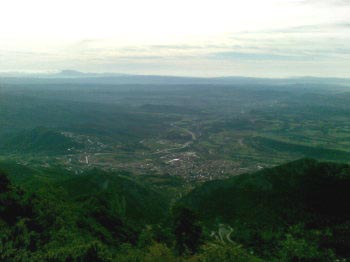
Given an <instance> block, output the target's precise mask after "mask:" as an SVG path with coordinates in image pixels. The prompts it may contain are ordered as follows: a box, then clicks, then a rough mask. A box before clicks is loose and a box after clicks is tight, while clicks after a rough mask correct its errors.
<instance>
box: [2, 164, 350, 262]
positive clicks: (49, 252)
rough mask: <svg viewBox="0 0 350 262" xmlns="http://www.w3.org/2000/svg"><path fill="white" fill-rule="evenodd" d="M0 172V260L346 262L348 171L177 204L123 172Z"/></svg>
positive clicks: (283, 179) (240, 182)
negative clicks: (77, 174)
mask: <svg viewBox="0 0 350 262" xmlns="http://www.w3.org/2000/svg"><path fill="white" fill-rule="evenodd" d="M0 167H1V169H2V170H3V171H1V175H0V225H1V227H0V239H1V241H0V260H1V261H50V262H51V261H52V262H53V261H57V262H61V261H164V262H165V261H208V262H209V261H210V262H211V261H242V262H243V261H338V260H337V259H346V258H349V257H350V252H349V251H350V206H349V204H348V199H350V191H349V190H348V189H349V188H350V166H349V165H347V164H336V163H329V162H318V161H315V160H311V159H302V160H298V161H294V162H291V163H288V164H284V165H281V166H278V167H275V168H269V169H264V170H262V171H259V172H255V173H248V174H242V175H239V176H235V177H232V178H229V179H226V180H217V181H210V182H206V183H204V184H202V185H199V186H197V187H196V188H195V189H193V190H192V191H190V192H189V193H187V194H185V195H183V196H182V197H181V198H177V200H176V201H175V202H173V201H170V196H169V191H168V190H165V189H164V188H163V190H161V189H160V188H155V187H154V186H152V185H149V184H147V183H140V182H139V181H136V180H135V179H134V178H133V177H132V176H130V174H128V173H127V172H114V173H111V172H105V171H101V170H98V169H95V170H90V171H88V172H86V173H83V174H81V175H79V176H75V177H72V176H70V175H64V174H62V176H59V175H58V174H59V170H57V173H54V172H51V174H48V177H54V178H55V179H47V177H45V176H43V175H42V173H41V174H39V173H38V172H39V171H38V170H30V169H29V168H25V167H23V166H20V165H14V164H13V165H10V164H7V165H6V164H5V163H2V164H1V166H0ZM27 172H32V173H31V174H29V175H30V177H31V182H30V183H29V182H28V183H25V182H24V181H26V179H25V178H23V177H26V173H27ZM41 172H44V171H43V170H41ZM19 177H22V178H21V179H19ZM168 183H171V182H168Z"/></svg>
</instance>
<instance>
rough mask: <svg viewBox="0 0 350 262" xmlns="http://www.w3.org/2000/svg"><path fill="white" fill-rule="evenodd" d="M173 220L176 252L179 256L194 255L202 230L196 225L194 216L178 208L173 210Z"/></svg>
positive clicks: (182, 208)
mask: <svg viewBox="0 0 350 262" xmlns="http://www.w3.org/2000/svg"><path fill="white" fill-rule="evenodd" d="M173 220H174V222H173V223H174V225H173V227H174V229H173V230H174V236H175V242H176V250H177V252H178V253H179V254H180V255H183V254H185V253H190V254H193V253H195V252H196V251H197V250H198V247H199V245H200V241H201V235H202V228H201V226H200V225H199V224H198V220H197V216H196V214H195V213H194V212H193V211H192V210H190V209H188V208H186V207H182V206H178V207H176V208H174V210H173Z"/></svg>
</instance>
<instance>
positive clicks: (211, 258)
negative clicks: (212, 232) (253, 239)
mask: <svg viewBox="0 0 350 262" xmlns="http://www.w3.org/2000/svg"><path fill="white" fill-rule="evenodd" d="M193 260H194V259H192V260H190V261H193ZM196 261H198V262H260V261H262V260H260V259H258V258H257V257H255V256H253V255H252V254H249V253H248V252H247V251H246V250H244V249H243V247H242V246H240V245H238V244H235V243H228V244H223V243H208V244H206V245H205V246H203V247H202V249H201V252H200V254H199V255H198V256H197V257H196Z"/></svg>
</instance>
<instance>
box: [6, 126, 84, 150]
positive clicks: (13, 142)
mask: <svg viewBox="0 0 350 262" xmlns="http://www.w3.org/2000/svg"><path fill="white" fill-rule="evenodd" d="M71 148H75V149H78V148H82V145H81V144H79V143H77V142H75V141H73V140H72V139H71V138H68V137H65V136H64V135H62V134H61V133H60V132H58V131H56V130H51V129H47V128H44V127H37V128H34V129H32V130H29V131H27V130H26V131H22V132H20V133H18V134H11V135H8V136H6V137H5V138H4V139H2V140H1V143H0V151H3V152H6V153H9V152H10V153H21V154H23V153H41V154H43V153H45V154H52V153H55V154H62V153H63V154H65V153H68V149H71Z"/></svg>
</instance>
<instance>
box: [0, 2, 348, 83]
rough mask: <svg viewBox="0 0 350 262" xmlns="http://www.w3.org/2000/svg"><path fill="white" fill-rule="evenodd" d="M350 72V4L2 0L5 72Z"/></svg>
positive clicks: (0, 62)
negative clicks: (67, 70)
mask: <svg viewBox="0 0 350 262" xmlns="http://www.w3.org/2000/svg"><path fill="white" fill-rule="evenodd" d="M62 69H74V70H80V71H84V72H116V73H136V74H161V75H190V76H227V75H241V76H260V77H286V76H305V75H310V76H335V77H350V70H349V69H350V0H278V1H277V0H212V1H207V0H198V1H197V0H176V1H174V0H171V1H170V0H125V1H121V0H1V1H0V71H7V72H8V71H17V72H37V71H39V72H46V71H58V70H62Z"/></svg>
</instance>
